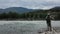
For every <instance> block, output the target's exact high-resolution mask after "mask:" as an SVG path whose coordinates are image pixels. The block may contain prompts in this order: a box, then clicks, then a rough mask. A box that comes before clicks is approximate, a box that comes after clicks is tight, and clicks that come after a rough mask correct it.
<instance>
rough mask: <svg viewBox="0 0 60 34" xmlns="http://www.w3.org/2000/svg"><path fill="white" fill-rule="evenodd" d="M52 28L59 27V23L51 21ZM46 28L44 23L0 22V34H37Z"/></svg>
mask: <svg viewBox="0 0 60 34" xmlns="http://www.w3.org/2000/svg"><path fill="white" fill-rule="evenodd" d="M51 24H52V27H60V21H51ZM44 28H47V24H46V21H43V20H41V21H0V34H38V31H41V30H44Z"/></svg>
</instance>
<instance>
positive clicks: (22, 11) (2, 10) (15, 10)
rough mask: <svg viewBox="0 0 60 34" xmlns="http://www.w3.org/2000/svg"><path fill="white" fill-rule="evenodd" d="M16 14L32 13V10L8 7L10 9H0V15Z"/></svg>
mask: <svg viewBox="0 0 60 34" xmlns="http://www.w3.org/2000/svg"><path fill="white" fill-rule="evenodd" d="M10 11H12V12H17V13H25V12H31V11H33V9H27V8H23V7H10V8H6V9H0V13H3V12H10Z"/></svg>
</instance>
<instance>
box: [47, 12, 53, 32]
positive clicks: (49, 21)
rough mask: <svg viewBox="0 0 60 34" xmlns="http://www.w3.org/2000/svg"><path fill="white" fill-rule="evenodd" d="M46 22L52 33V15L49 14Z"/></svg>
mask: <svg viewBox="0 0 60 34" xmlns="http://www.w3.org/2000/svg"><path fill="white" fill-rule="evenodd" d="M46 22H47V27H48V31H52V27H51V16H50V13H48V15H47V17H46Z"/></svg>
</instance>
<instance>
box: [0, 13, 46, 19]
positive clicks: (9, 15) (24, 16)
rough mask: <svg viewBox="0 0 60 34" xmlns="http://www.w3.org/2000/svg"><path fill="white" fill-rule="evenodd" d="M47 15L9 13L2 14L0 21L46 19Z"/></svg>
mask: <svg viewBox="0 0 60 34" xmlns="http://www.w3.org/2000/svg"><path fill="white" fill-rule="evenodd" d="M45 16H46V15H45V14H44V15H43V14H38V13H22V14H19V13H16V12H8V13H1V14H0V20H4V19H5V20H17V19H19V20H21V19H23V20H24V19H31V20H32V19H44V18H45Z"/></svg>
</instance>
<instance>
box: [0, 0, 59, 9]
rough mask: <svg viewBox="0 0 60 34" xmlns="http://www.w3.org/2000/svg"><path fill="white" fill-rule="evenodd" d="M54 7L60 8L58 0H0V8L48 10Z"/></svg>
mask: <svg viewBox="0 0 60 34" xmlns="http://www.w3.org/2000/svg"><path fill="white" fill-rule="evenodd" d="M55 6H60V0H0V8H8V7H25V8H29V9H49V8H52V7H55Z"/></svg>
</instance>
